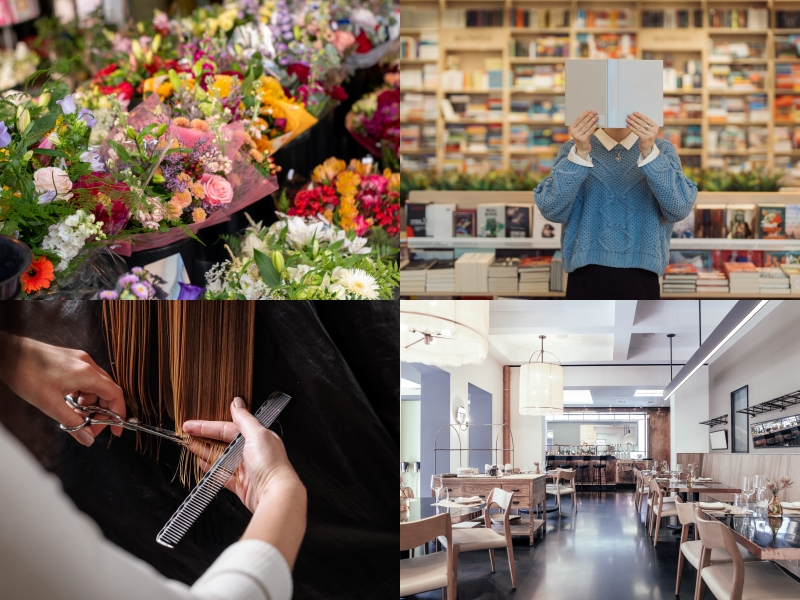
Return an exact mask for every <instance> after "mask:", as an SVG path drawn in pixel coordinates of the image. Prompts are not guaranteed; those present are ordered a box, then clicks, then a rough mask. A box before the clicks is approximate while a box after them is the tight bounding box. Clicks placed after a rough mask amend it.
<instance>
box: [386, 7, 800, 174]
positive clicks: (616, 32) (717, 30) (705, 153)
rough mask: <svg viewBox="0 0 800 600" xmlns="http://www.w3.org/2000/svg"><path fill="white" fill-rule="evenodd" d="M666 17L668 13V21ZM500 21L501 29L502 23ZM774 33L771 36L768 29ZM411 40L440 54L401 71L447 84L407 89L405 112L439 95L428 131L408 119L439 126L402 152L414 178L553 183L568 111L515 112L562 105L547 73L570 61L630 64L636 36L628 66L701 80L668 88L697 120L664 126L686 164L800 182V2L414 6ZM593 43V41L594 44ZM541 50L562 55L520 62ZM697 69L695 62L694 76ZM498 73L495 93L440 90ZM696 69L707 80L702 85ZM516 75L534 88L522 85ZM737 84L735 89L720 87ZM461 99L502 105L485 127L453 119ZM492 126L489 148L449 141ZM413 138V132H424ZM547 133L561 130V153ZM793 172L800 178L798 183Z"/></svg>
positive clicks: (405, 13)
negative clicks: (447, 104)
mask: <svg viewBox="0 0 800 600" xmlns="http://www.w3.org/2000/svg"><path fill="white" fill-rule="evenodd" d="M748 9H760V10H761V12H760V13H756V12H752V13H750V14H749V15H748V16H749V18H750V24H753V25H759V26H758V27H753V28H744V27H739V26H738V19H739V18H742V16H743V15H744V14H745V13H747V11H748ZM459 10H471V11H476V10H480V11H484V14H485V15H488V14H489V13H495V14H501V15H502V16H503V21H502V26H496V27H463V26H462V27H454V26H453V25H454V24H455V23H457V22H458V13H457V12H455V11H459ZM764 10H766V11H767V12H766V14H765V13H764V12H763V11H764ZM512 11H539V12H538V13H537V15H538V17H539V18H538V21H535V20H534V18H533V16H532V15H533V13H532V12H531V13H529V20H528V23H527V24H526V22H524V21H523V22H521V23H519V24H520V25H522V26H520V27H511V26H509V25H510V24H511V16H512ZM544 11H549V13H548V14H547V15H546V14H545V12H544ZM591 11H595V13H594V17H593V18H592V19H593V20H592V19H590V18H589V17H588V15H589V13H590V12H591ZM614 11H617V13H614ZM659 11H667V12H664V13H663V15H662V14H661V13H660V12H659ZM732 11H733V12H732ZM734 13H736V15H738V16H734ZM514 14H515V15H519V13H518V12H515V13H514ZM563 15H566V17H564V16H563ZM598 15H599V16H598ZM545 17H547V18H545ZM600 17H602V18H600ZM496 19H497V18H496V17H495V21H493V22H495V23H497V22H498V21H497V20H496ZM548 19H549V20H548ZM659 19H663V24H667V25H670V24H674V25H678V24H682V25H687V26H686V27H677V26H676V27H657V26H647V25H654V24H658V23H660V21H659ZM534 21H535V23H534ZM487 22H488V21H487ZM590 23H591V25H590ZM406 24H408V27H406V26H405V25H406ZM762 24H763V25H765V27H760V25H762ZM592 25H593V26H592ZM716 25H724V26H716ZM781 25H796V27H788V26H786V27H782V26H781ZM400 31H401V37H405V38H408V39H412V40H414V44H418V43H420V42H421V41H424V40H425V39H428V40H430V39H432V38H431V36H432V35H435V37H436V40H437V44H436V49H435V58H434V57H433V56H434V55H433V54H430V53H431V50H430V48H428V50H427V52H429V54H428V55H426V56H427V58H426V59H424V62H425V63H426V64H423V63H422V62H421V61H422V60H423V59H420V58H417V57H416V56H414V57H411V58H410V59H403V60H402V61H401V71H404V70H407V69H411V70H421V69H422V68H424V67H425V66H426V65H427V66H428V67H429V69H433V68H435V70H436V74H437V77H438V81H437V80H436V79H434V80H431V81H429V82H428V83H426V84H425V85H421V86H418V88H417V89H415V90H411V89H409V88H408V87H407V86H405V85H403V84H402V83H401V91H402V95H403V102H404V103H405V101H406V95H407V93H409V92H411V93H417V94H419V95H421V96H429V97H430V98H429V99H428V100H427V102H428V111H427V115H426V116H425V118H424V119H422V120H424V121H425V122H421V121H419V120H413V119H404V120H403V123H402V126H403V127H409V126H410V127H420V128H421V127H425V128H427V129H426V130H425V131H422V130H421V129H420V130H419V131H420V135H419V139H420V144H422V145H417V146H414V145H413V144H414V141H413V137H414V136H413V135H412V136H411V138H409V139H411V148H410V149H407V148H408V145H407V144H403V143H402V142H401V150H400V155H401V160H402V165H403V168H405V169H409V170H416V169H424V168H433V169H437V170H442V169H448V168H459V169H462V170H467V171H487V170H491V169H526V170H531V169H532V170H535V171H539V172H542V173H546V172H547V171H548V170H549V165H550V164H552V160H553V159H554V158H555V155H556V153H557V151H558V148H559V147H560V145H561V144H562V143H563V140H564V136H565V135H566V139H569V137H568V133H566V125H565V124H564V123H563V118H562V119H561V120H559V118H558V117H559V115H558V110H557V109H553V113H552V114H554V115H555V118H546V117H548V116H549V115H547V114H546V112H545V113H543V114H536V118H535V119H531V118H528V117H529V115H525V114H520V113H518V112H512V107H514V105H515V103H520V104H519V105H520V106H521V105H524V103H525V102H532V103H538V104H537V105H536V106H537V107H538V106H540V105H541V106H544V107H546V106H548V103H549V104H550V105H552V106H555V105H556V104H557V103H558V102H561V101H562V100H561V99H563V90H562V89H560V88H559V87H554V86H550V87H549V88H542V87H540V86H538V84H537V83H536V79H537V77H536V75H537V69H538V68H546V69H547V68H553V69H558V68H559V67H560V65H563V62H564V60H565V58H578V57H580V55H581V53H582V54H584V55H585V54H586V53H587V47H589V48H590V51H591V48H593V47H594V46H597V45H598V44H600V45H601V46H602V45H603V44H608V47H609V48H611V50H612V52H617V53H621V54H622V55H623V56H619V57H624V55H625V54H626V51H625V49H624V46H625V44H623V42H622V41H621V40H622V36H624V35H625V36H628V40H627V42H626V43H629V44H631V48H629V49H628V50H627V55H628V56H630V57H632V58H633V57H635V58H654V59H662V60H665V59H666V60H671V61H672V64H673V67H674V69H675V70H676V71H677V75H678V76H679V77H680V76H681V74H682V73H681V72H682V71H687V70H688V71H689V73H688V74H685V73H684V74H685V75H689V77H686V76H684V77H680V79H681V87H680V88H679V89H665V105H667V104H668V103H672V104H671V106H672V107H678V109H679V110H680V111H681V113H686V114H678V115H674V114H673V115H672V116H671V117H669V118H666V117H665V124H664V128H662V129H664V130H667V131H665V133H669V134H670V135H672V136H673V138H670V140H671V141H673V143H675V141H674V140H675V139H679V140H680V144H681V146H680V148H679V154H680V155H681V158H682V161H683V162H684V164H686V165H689V166H697V167H703V168H725V169H729V170H737V169H747V168H751V167H757V166H762V165H763V166H765V167H767V168H769V169H780V170H784V171H787V173H789V175H790V176H789V177H787V180H786V184H788V185H797V183H798V182H799V181H800V58H798V55H797V50H796V48H797V47H798V44H800V0H794V1H783V0H768V1H762V2H758V1H752V2H751V1H740V0H724V1H717V0H694V1H692V0H678V1H677V2H666V1H663V0H636V1H625V0H608V1H606V2H602V3H600V2H595V1H593V0H549V1H544V0H484V1H483V2H481V3H476V2H474V1H470V0H435V1H431V0H403V3H402V7H401V30H400ZM426 36H427V38H426ZM587 36H593V41H592V42H591V43H589V42H587V39H588V38H587ZM614 36H617V37H616V38H615V37H614ZM791 36H797V37H796V39H795V38H793V37H791ZM614 40H616V42H615V41H614ZM531 42H536V43H537V44H542V45H543V48H544V52H543V53H544V54H546V53H548V52H549V53H557V54H558V53H561V54H562V55H558V56H539V55H538V53H537V56H536V57H530V56H517V54H519V53H520V52H519V51H520V50H521V49H522V50H524V48H525V46H526V45H529V44H530V43H531ZM615 43H616V44H617V45H616V46H615V45H614V44H615ZM592 44H594V46H592ZM423 45H424V44H423ZM537 50H538V48H537ZM564 53H566V56H564V55H563V54H564ZM597 57H603V56H597ZM608 57H612V58H616V57H618V56H615V55H614V56H608ZM487 59H488V61H489V62H487ZM690 63H694V64H693V65H692V66H691V67H690ZM487 64H491V65H493V68H496V70H497V71H499V73H500V76H499V77H494V78H493V80H492V81H490V83H491V85H490V86H489V87H483V88H479V89H464V90H460V89H459V90H453V89H445V88H444V87H443V86H442V85H440V83H441V81H442V79H443V78H446V77H447V75H445V71H446V70H448V67H449V66H458V67H459V68H460V70H461V71H469V72H473V73H475V72H481V71H488V69H486V68H485V65H487ZM692 71H696V72H697V73H699V77H698V76H692V75H693V73H692ZM731 73H732V75H731ZM515 74H517V77H516V78H517V79H518V80H519V79H520V78H523V80H525V81H526V83H525V84H524V85H515ZM726 78H728V79H727V80H728V82H729V84H730V82H732V83H733V87H732V88H731V87H730V85H729V87H726V88H724V89H719V88H720V86H721V83H720V82H724V81H726ZM490 79H492V78H490ZM556 79H557V78H556ZM712 79H714V81H713V82H712ZM686 80H688V81H689V82H688V83H686ZM778 85H781V86H789V87H781V88H778V87H777V86H778ZM751 88H753V89H751ZM459 95H460V96H469V98H470V102H474V103H475V104H481V103H484V102H485V103H487V105H488V103H489V101H490V100H491V107H490V108H487V114H486V115H481V116H479V118H477V119H465V120H462V119H458V118H452V117H451V118H448V119H446V118H445V116H444V115H443V111H442V109H441V104H442V100H444V99H446V98H448V99H452V97H453V96H459ZM413 100H414V101H419V99H413ZM776 101H777V105H776ZM402 110H403V109H402V108H401V112H402ZM562 114H563V113H562ZM489 116H490V117H491V118H489ZM490 121H491V123H492V124H493V127H491V128H490V132H491V133H490V134H489V136H488V137H487V139H488V140H489V143H488V144H487V147H486V148H480V151H478V152H460V151H459V150H460V149H461V148H465V147H468V146H465V145H464V143H463V142H462V144H461V146H460V147H459V146H458V145H457V144H451V145H450V146H449V147H448V144H447V141H448V139H453V138H454V139H455V140H456V141H458V139H459V136H461V137H462V138H465V139H466V138H468V137H469V132H468V131H467V128H468V127H469V126H470V125H473V126H475V125H477V126H482V125H487V126H488V125H489V122H490ZM560 128H563V130H562V129H560ZM407 131H409V132H410V133H413V130H412V129H409V130H407ZM453 131H455V132H456V135H453V133H452V132H453ZM448 132H451V133H450V135H448ZM545 132H550V142H549V143H547V139H546V138H547V135H546V134H545ZM425 134H427V136H426V135H425ZM526 135H527V136H528V143H530V141H531V140H534V143H536V144H540V145H535V146H533V147H531V146H528V145H521V144H512V143H511V142H512V139H515V138H516V139H518V140H519V139H524V138H525V137H526ZM712 135H713V136H714V138H712V137H711V136H712ZM401 137H402V136H401ZM714 142H715V143H714ZM796 164H797V168H795V165H796ZM792 169H794V170H795V173H790V171H791V170H792Z"/></svg>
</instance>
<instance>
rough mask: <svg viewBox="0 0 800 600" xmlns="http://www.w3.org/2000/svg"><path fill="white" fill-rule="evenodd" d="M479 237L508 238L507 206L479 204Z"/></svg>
mask: <svg viewBox="0 0 800 600" xmlns="http://www.w3.org/2000/svg"><path fill="white" fill-rule="evenodd" d="M477 213H478V237H493V238H498V237H506V207H505V204H478V207H477Z"/></svg>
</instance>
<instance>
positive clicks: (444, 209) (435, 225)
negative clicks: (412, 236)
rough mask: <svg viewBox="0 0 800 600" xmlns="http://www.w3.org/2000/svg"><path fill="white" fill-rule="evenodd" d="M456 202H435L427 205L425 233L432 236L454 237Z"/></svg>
mask: <svg viewBox="0 0 800 600" xmlns="http://www.w3.org/2000/svg"><path fill="white" fill-rule="evenodd" d="M455 209H456V205H455V204H442V203H434V204H428V205H426V206H425V234H426V235H427V237H432V238H451V237H453V211H454V210H455Z"/></svg>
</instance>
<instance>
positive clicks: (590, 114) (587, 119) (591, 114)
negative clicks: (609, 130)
mask: <svg viewBox="0 0 800 600" xmlns="http://www.w3.org/2000/svg"><path fill="white" fill-rule="evenodd" d="M586 112H587V115H586V116H585V117H584V118H583V119H581V122H580V123H579V124H578V129H582V128H583V127H585V126H586V125H588V124H589V123H591V121H592V119H594V118H595V114H594V112H593V111H586Z"/></svg>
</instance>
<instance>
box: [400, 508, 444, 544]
mask: <svg viewBox="0 0 800 600" xmlns="http://www.w3.org/2000/svg"><path fill="white" fill-rule="evenodd" d="M451 531H452V525H451V521H450V513H442V514H441V515H436V516H434V517H428V518H427V519H421V520H419V521H411V522H410V523H400V551H401V552H402V551H403V550H411V549H412V548H416V547H417V546H421V545H422V544H424V543H426V542H428V541H429V540H435V539H436V538H438V537H439V536H440V535H442V536H444V537H445V538H446V539H447V547H448V548H450V546H451V543H450V542H451V541H452V533H451Z"/></svg>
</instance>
